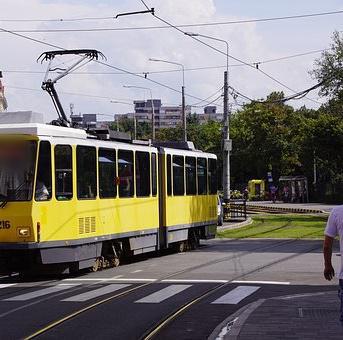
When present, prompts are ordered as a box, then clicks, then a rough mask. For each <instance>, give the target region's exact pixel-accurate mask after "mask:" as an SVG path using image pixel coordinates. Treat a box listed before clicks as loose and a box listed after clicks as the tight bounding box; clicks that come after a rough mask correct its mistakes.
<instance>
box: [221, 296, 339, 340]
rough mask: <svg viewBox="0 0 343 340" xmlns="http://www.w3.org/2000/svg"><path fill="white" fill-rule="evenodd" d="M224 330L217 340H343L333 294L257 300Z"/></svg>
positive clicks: (232, 319) (228, 322)
mask: <svg viewBox="0 0 343 340" xmlns="http://www.w3.org/2000/svg"><path fill="white" fill-rule="evenodd" d="M230 321H231V323H230ZM225 328H226V329H225V330H226V331H227V333H226V334H225V335H224V333H225V330H224V332H222V335H221V336H218V337H217V339H225V340H233V339H237V340H252V339H253V340H275V339H280V340H281V339H302V340H317V339H318V340H323V339H333V340H336V339H337V340H342V339H343V326H342V325H341V323H340V322H339V300H338V297H337V291H330V292H323V293H313V294H303V295H293V296H284V297H279V298H271V299H266V300H258V301H256V302H254V303H252V304H250V305H248V306H246V307H245V308H242V309H241V310H240V311H239V312H238V313H236V314H235V315H234V316H233V317H232V318H231V320H227V321H226V326H225Z"/></svg>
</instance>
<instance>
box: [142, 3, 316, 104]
mask: <svg viewBox="0 0 343 340" xmlns="http://www.w3.org/2000/svg"><path fill="white" fill-rule="evenodd" d="M140 1H141V2H142V3H143V4H144V5H145V7H146V8H148V6H147V5H146V3H145V2H144V1H143V0H140ZM152 15H153V16H154V17H155V18H157V19H158V20H160V21H161V22H163V23H165V24H166V25H169V26H170V27H173V28H174V29H176V30H177V31H179V32H180V33H182V34H184V35H187V34H186V33H187V32H185V31H183V30H181V29H180V28H178V27H177V26H175V25H173V24H171V23H170V22H168V21H167V20H165V19H163V18H161V17H159V16H158V15H157V14H156V13H154V14H152ZM187 36H188V37H190V38H192V39H193V40H196V41H197V42H200V43H201V44H203V45H205V46H207V47H209V48H211V49H212V50H214V51H216V52H218V53H220V54H223V55H225V56H228V57H229V58H231V59H233V60H235V61H237V62H240V63H242V64H244V65H246V66H249V67H251V68H253V69H255V70H257V71H259V72H261V73H262V74H264V75H265V76H266V77H268V78H269V79H271V80H273V81H274V82H276V83H277V84H279V85H281V86H283V87H284V88H286V89H288V90H289V91H291V92H293V93H297V91H295V90H293V89H292V88H290V87H289V86H287V85H286V84H284V83H282V82H281V81H280V80H278V79H276V78H275V77H273V76H271V75H270V74H268V73H267V72H265V71H263V70H261V69H260V68H259V67H255V66H253V65H251V64H249V63H248V62H246V61H244V60H242V59H239V58H237V57H235V56H233V55H231V54H227V53H226V52H223V51H222V50H220V49H218V48H216V47H214V46H213V45H211V44H208V43H206V42H205V41H203V40H201V39H198V38H197V37H196V36H194V35H187ZM306 99H307V100H310V101H312V102H315V103H317V104H319V102H318V101H316V100H314V99H311V98H307V97H306Z"/></svg>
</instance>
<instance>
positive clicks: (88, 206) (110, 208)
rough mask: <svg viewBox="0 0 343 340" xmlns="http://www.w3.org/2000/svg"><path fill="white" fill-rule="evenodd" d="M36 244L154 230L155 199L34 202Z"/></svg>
mask: <svg viewBox="0 0 343 340" xmlns="http://www.w3.org/2000/svg"><path fill="white" fill-rule="evenodd" d="M34 210H35V213H34V214H33V215H34V220H35V221H36V222H39V223H40V225H41V237H40V241H41V242H44V241H61V240H77V239H83V238H89V237H101V236H104V235H113V234H121V233H129V232H135V231H139V232H140V233H142V234H143V233H144V231H145V230H148V229H153V228H158V201H157V198H156V197H149V198H126V199H118V198H117V199H101V200H100V199H96V200H84V201H77V200H71V201H64V202H60V201H55V202H37V203H36V204H35V209H34Z"/></svg>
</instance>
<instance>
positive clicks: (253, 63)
mask: <svg viewBox="0 0 343 340" xmlns="http://www.w3.org/2000/svg"><path fill="white" fill-rule="evenodd" d="M327 50H329V49H328V48H327V49H321V50H314V51H309V52H303V53H297V54H292V55H287V56H284V57H279V58H274V59H266V60H262V61H259V62H252V63H251V65H256V64H259V65H261V64H266V63H271V62H277V61H282V60H287V59H292V58H296V57H301V56H306V55H310V54H317V53H321V52H324V51H327ZM65 63H66V62H63V63H62V64H65ZM242 66H246V65H244V64H242V63H239V64H229V67H230V68H231V67H242ZM225 68H226V65H218V66H201V67H190V68H187V67H186V68H185V69H184V71H202V70H213V69H225ZM2 72H4V73H6V72H7V73H27V74H44V73H45V71H31V70H15V69H2ZM174 72H178V73H179V72H182V70H181V69H180V68H176V69H171V70H159V71H146V72H143V71H140V72H134V73H136V74H142V75H147V76H148V75H149V74H163V73H174ZM73 74H85V75H113V74H116V75H122V74H125V73H123V72H95V71H84V72H73Z"/></svg>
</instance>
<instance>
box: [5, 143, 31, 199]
mask: <svg viewBox="0 0 343 340" xmlns="http://www.w3.org/2000/svg"><path fill="white" fill-rule="evenodd" d="M36 150H37V143H36V142H35V141H0V201H2V202H3V201H12V202H13V201H30V200H31V199H32V191H33V182H34V171H35V163H36Z"/></svg>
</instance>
